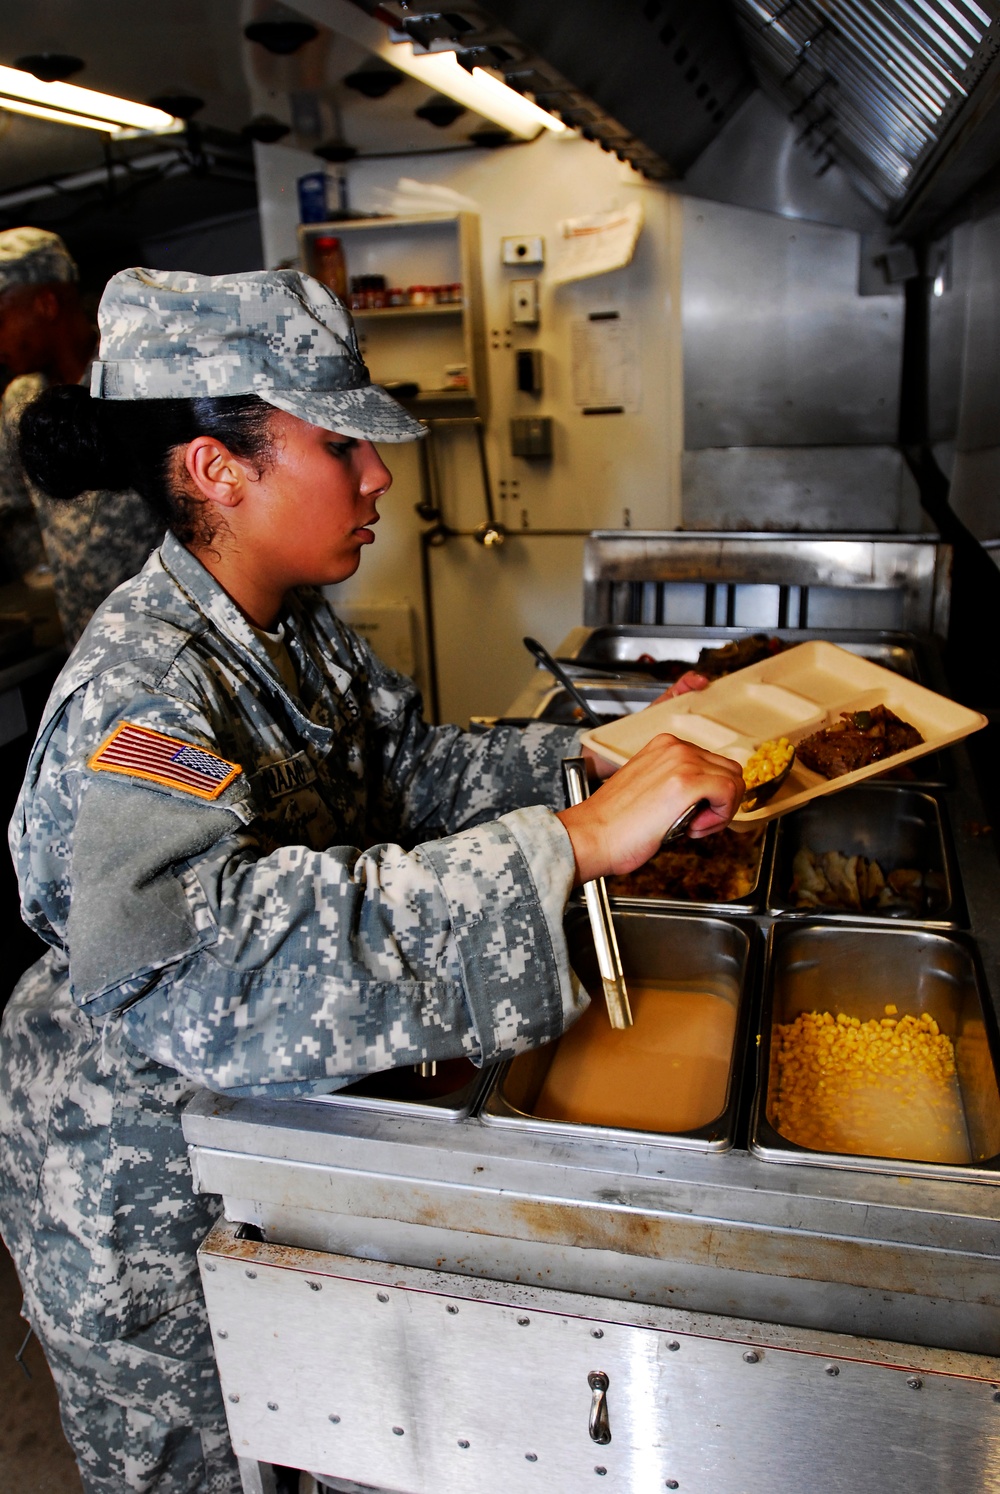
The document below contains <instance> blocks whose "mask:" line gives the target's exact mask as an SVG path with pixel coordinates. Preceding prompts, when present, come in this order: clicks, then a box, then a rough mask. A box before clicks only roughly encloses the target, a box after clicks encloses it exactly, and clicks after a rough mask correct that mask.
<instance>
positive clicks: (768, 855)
mask: <svg viewBox="0 0 1000 1494" xmlns="http://www.w3.org/2000/svg"><path fill="white" fill-rule="evenodd" d="M730 833H731V834H733V835H736V834H737V833H738V832H737V831H732V832H730ZM751 839H752V840H754V841H755V844H754V847H753V852H752V856H751V858H750V876H751V878H752V880H751V884H750V888H749V890H748V891H747V892H746V893H745V894H744V895H743V896H742V897H722V896H718V897H715V896H713V895H712V893H711V886H710V883H711V875H710V872H707V874H706V876H705V878H704V880H703V879H702V878H701V877H700V876H699V875H698V874H697V873H695V874H693V875H692V876H691V879H690V880H691V885H692V891H691V895H690V896H686V895H683V894H682V893H680V892H676V893H670V894H668V893H666V892H662V893H650V894H645V893H644V894H638V893H634V894H633V893H627V892H625V891H623V890H622V887H621V884H620V883H618V882H616V880H615V879H614V878H609V879H608V884H607V885H608V895H609V897H610V898H611V902H612V906H613V907H615V908H621V909H626V908H630V909H633V910H635V911H636V912H643V911H656V910H660V911H667V910H671V911H676V912H683V913H695V912H705V913H742V914H750V913H758V912H761V911H762V910H763V908H764V906H765V903H766V898H767V886H768V873H769V871H770V867H771V861H772V857H773V854H774V827H773V826H772V825H765V826H759V827H758V831H757V835H756V837H752V838H751ZM718 844H719V842H718V841H717V839H716V837H715V836H709V837H707V839H705V840H699V841H691V842H687V841H683V840H682V841H678V842H675V843H674V844H672V845H671V846H669V847H667V850H668V851H672V852H674V853H675V854H676V855H677V856H678V857H680V856H684V855H685V852H687V853H688V854H689V856H690V859H691V861H692V863H693V864H694V865H695V866H698V865H699V863H700V862H701V858H702V857H710V853H711V851H712V849H713V847H714V846H718ZM699 884H700V885H699Z"/></svg>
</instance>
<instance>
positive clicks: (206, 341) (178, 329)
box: [91, 269, 425, 441]
mask: <svg viewBox="0 0 1000 1494" xmlns="http://www.w3.org/2000/svg"><path fill="white" fill-rule="evenodd" d="M97 319H98V322H99V323H100V327H101V347H100V354H99V357H98V359H97V360H96V361H95V363H94V366H93V374H92V379H91V394H92V395H94V396H95V397H96V398H98V399H132V400H134V399H201V398H210V399H220V398H225V397H226V396H227V395H233V394H256V395H258V396H259V397H260V398H261V399H262V400H264V401H265V402H266V403H267V404H269V405H274V406H275V407H276V409H279V410H285V411H287V412H288V414H290V415H297V416H298V417H299V419H300V420H306V421H308V422H309V424H310V425H318V426H322V427H323V428H324V429H326V430H331V431H338V432H339V433H340V434H342V435H345V436H355V437H358V438H360V439H361V440H364V441H412V440H413V439H414V437H416V436H422V435H424V433H425V430H424V427H423V426H422V425H421V424H420V422H419V421H417V420H414V419H413V418H412V416H410V415H408V414H407V413H406V411H405V410H404V409H403V407H402V405H400V404H398V403H397V402H396V400H394V399H393V398H392V396H391V395H390V394H388V393H387V392H386V391H385V390H384V389H382V388H380V386H379V385H377V384H373V383H372V382H371V376H370V374H369V372H368V369H367V368H366V367H365V364H364V360H363V359H362V357H361V353H360V350H359V348H358V340H357V336H356V335H355V331H354V323H353V322H352V321H351V316H350V313H349V312H348V310H347V308H346V307H345V306H344V304H343V302H342V301H340V300H338V298H337V297H336V296H335V295H334V294H333V292H332V291H331V290H329V289H328V288H327V287H326V286H325V285H323V284H321V282H320V281H318V280H314V279H313V278H312V277H311V276H310V275H303V274H301V273H300V271H298V270H253V271H248V272H247V273H245V274H239V275H192V274H188V273H186V272H184V271H180V270H142V269H132V270H122V271H120V273H119V274H117V275H115V276H114V277H113V279H111V280H110V281H109V282H108V285H107V288H106V289H105V292H104V295H103V297H102V298H101V305H100V308H99V310H98V314H97Z"/></svg>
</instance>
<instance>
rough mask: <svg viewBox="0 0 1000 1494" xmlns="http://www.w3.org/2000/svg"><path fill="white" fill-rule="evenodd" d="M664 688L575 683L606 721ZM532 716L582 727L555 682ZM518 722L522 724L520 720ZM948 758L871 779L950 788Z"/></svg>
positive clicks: (638, 707)
mask: <svg viewBox="0 0 1000 1494" xmlns="http://www.w3.org/2000/svg"><path fill="white" fill-rule="evenodd" d="M665 688H666V686H660V685H654V686H642V687H640V686H638V685H635V684H632V683H629V682H626V681H622V682H619V681H615V680H608V681H606V682H602V683H601V684H597V683H590V682H587V681H583V682H581V683H580V684H578V685H577V689H578V690H579V692H580V694H581V695H582V696H583V698H584V700H585V701H586V702H587V704H588V705H589V706H590V707H591V709H592V710H594V711H596V712H597V714H598V715H599V716H605V717H606V718H607V720H608V721H617V720H618V718H619V717H620V716H626V715H633V714H634V713H635V712H636V711H642V710H645V708H646V706H648V705H652V703H653V701H654V700H656V698H657V696H659V695H662V693H663V690H664V689H665ZM500 719H503V718H500ZM531 719H532V720H536V721H551V722H553V723H554V724H557V725H559V726H582V725H583V712H582V711H581V710H580V707H579V706H578V705H577V703H576V701H575V700H574V699H573V698H572V696H571V695H569V694H568V693H567V692H566V691H565V690H564V689H563V688H562V687H561V686H558V685H557V686H556V687H555V688H553V689H552V690H551V691H550V692H549V694H548V695H547V696H546V697H545V699H544V700H543V702H542V705H541V708H540V709H539V710H537V711H536V712H535V714H534V716H533V717H532V718H531ZM520 724H521V725H524V724H525V723H524V722H523V721H522V722H521V723H520ZM947 759H948V753H947V751H945V752H928V753H927V754H926V755H925V756H924V757H920V758H917V760H916V761H915V762H908V763H904V764H903V765H902V766H901V767H891V768H890V769H889V770H888V772H886V773H883V774H880V775H876V777H875V778H874V779H873V780H872V782H873V783H879V782H882V781H884V782H886V783H893V784H895V783H900V784H903V785H904V786H905V787H908V788H934V789H936V788H949V787H950V786H951V784H952V782H953V774H952V772H951V769H950V765H949V763H948V760H947Z"/></svg>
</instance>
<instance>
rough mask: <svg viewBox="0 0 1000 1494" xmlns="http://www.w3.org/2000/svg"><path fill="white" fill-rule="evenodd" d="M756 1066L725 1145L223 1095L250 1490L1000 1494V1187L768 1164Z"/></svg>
mask: <svg viewBox="0 0 1000 1494" xmlns="http://www.w3.org/2000/svg"><path fill="white" fill-rule="evenodd" d="M569 642H571V640H567V643H569ZM567 651H568V650H567V648H566V647H565V646H564V649H563V652H567ZM922 657H923V656H922ZM926 657H927V663H926V665H925V667H926V668H927V670H928V672H929V673H928V677H926V678H925V683H928V684H930V685H931V686H932V687H940V685H941V680H940V677H939V674H938V672H937V665H936V663H935V662H934V658H933V655H932V654H931V655H928V656H926ZM536 687H537V688H536ZM532 689H533V690H535V695H534V698H533V699H531V700H530V701H529V697H528V693H526V694H525V695H524V696H522V697H521V699H520V701H519V702H517V703H515V706H514V707H513V713H514V714H522V713H523V714H531V715H535V714H538V711H539V708H540V703H541V702H543V701H544V699H545V698H546V692H549V694H551V680H550V679H549V678H548V677H544V676H542V675H541V674H539V677H538V679H537V680H536V681H535V682H534V683H533V687H532ZM529 704H530V706H531V709H530V710H528V709H525V707H527V706H528V705H529ZM951 777H952V783H951V786H950V787H948V788H947V789H944V790H942V791H940V797H941V798H942V799H943V801H944V802H945V803H946V805H947V809H948V814H949V818H950V821H951V826H952V832H953V837H954V847H955V854H956V862H957V865H958V868H959V873H960V878H961V883H962V886H963V887H964V893H965V899H966V903H967V907H968V912H969V921H970V926H971V930H972V933H973V936H974V938H975V941H976V943H977V945H978V948H979V951H980V955H981V958H982V964H983V968H984V970H985V973H986V979H987V983H988V986H989V991H990V999H991V1000H992V1001H993V1002H994V1003H995V1002H996V998H997V995H998V993H1000V898H998V896H997V892H998V889H1000V868H998V865H997V860H996V856H995V853H994V849H993V841H992V837H991V835H990V834H989V833H988V830H987V827H986V826H985V824H984V820H985V816H984V813H983V810H982V806H981V803H980V800H979V796H978V793H977V790H976V787H975V783H974V780H973V777H972V773H971V769H970V767H969V763H968V759H967V756H966V754H965V753H964V751H963V750H961V749H958V750H954V751H953V752H952V754H951ZM767 922H768V919H767V917H763V918H759V919H758V927H759V928H760V929H761V930H763V927H764V926H765V925H766V923H767ZM762 939H763V933H761V940H762ZM751 1031H753V1029H751ZM750 1057H751V1060H752V1057H753V1055H752V1053H751V1055H750ZM750 1067H752V1063H751V1065H748V1068H750ZM749 1087H750V1086H749V1084H747V1085H745V1092H744V1095H743V1100H742V1104H741V1110H742V1113H743V1116H744V1120H743V1123H742V1129H741V1130H739V1131H738V1133H737V1145H736V1146H735V1147H734V1148H733V1149H732V1150H730V1151H728V1152H723V1153H715V1154H713V1153H706V1152H698V1151H684V1150H674V1149H671V1148H669V1147H665V1146H662V1145H653V1144H648V1143H646V1142H644V1141H643V1140H642V1139H638V1140H636V1139H632V1138H628V1137H625V1138H623V1139H620V1140H618V1139H603V1140H601V1139H595V1138H593V1137H588V1138H581V1137H567V1136H560V1135H546V1134H543V1133H539V1132H532V1131H530V1130H528V1131H518V1130H507V1129H504V1128H503V1127H497V1126H490V1125H487V1124H485V1123H484V1122H483V1121H482V1120H481V1119H480V1118H479V1117H478V1115H477V1114H476V1113H473V1114H472V1115H471V1116H469V1117H468V1118H466V1119H461V1120H451V1121H449V1120H443V1119H441V1118H439V1117H435V1116H433V1115H428V1116H426V1117H420V1116H414V1115H412V1114H408V1115H391V1114H387V1113H381V1112H379V1111H377V1110H371V1109H367V1108H360V1107H359V1108H356V1109H354V1110H351V1109H349V1108H347V1107H343V1106H332V1105H324V1104H320V1103H317V1102H310V1101H282V1102H269V1101H267V1100H264V1099H223V1098H220V1097H218V1096H214V1095H209V1094H204V1093H203V1094H200V1095H199V1096H197V1097H196V1098H195V1100H194V1101H193V1102H192V1104H191V1106H190V1107H189V1109H188V1111H187V1113H186V1116H185V1122H184V1125H185V1134H186V1136H187V1139H188V1142H189V1146H190V1151H191V1159H192V1166H193V1169H194V1177H195V1182H196V1186H197V1187H198V1188H199V1189H201V1190H203V1191H207V1192H213V1193H218V1194H221V1195H222V1197H223V1200H224V1208H225V1218H226V1220H227V1221H230V1223H227V1224H221V1225H220V1226H219V1227H218V1229H217V1230H216V1231H215V1232H214V1233H213V1235H212V1236H211V1237H210V1238H209V1240H208V1241H207V1242H206V1244H205V1246H204V1248H203V1251H202V1265H203V1279H204V1283H205V1288H206V1296H207V1300H208V1304H209V1313H210V1317H211V1320H212V1325H213V1331H214V1333H215V1341H216V1351H217V1357H218V1361H219V1367H220V1373H221V1376H222V1382H223V1388H224V1391H225V1393H226V1395H227V1398H228V1409H229V1413H230V1419H231V1429H232V1432H233V1437H234V1445H235V1446H236V1448H237V1451H238V1453H239V1454H240V1456H241V1458H243V1459H244V1462H243V1463H242V1464H241V1467H242V1468H243V1473H244V1482H245V1486H246V1488H247V1489H248V1490H251V1489H267V1487H268V1484H267V1477H268V1475H267V1469H266V1466H265V1465H266V1464H267V1463H268V1462H283V1463H289V1464H292V1465H294V1466H300V1467H305V1468H309V1469H312V1470H315V1471H318V1472H320V1473H323V1472H324V1470H325V1473H326V1475H327V1481H328V1482H329V1484H330V1487H332V1488H335V1489H341V1490H354V1489H359V1488H369V1489H371V1488H378V1489H383V1490H397V1491H402V1494H492V1491H493V1490H496V1491H497V1494H499V1491H500V1490H501V1489H502V1490H505V1491H506V1490H511V1491H514V1494H520V1491H521V1490H529V1489H530V1490H543V1491H545V1494H551V1491H560V1494H561V1491H564V1490H565V1491H567V1494H568V1491H574V1494H575V1491H578V1490H579V1489H581V1488H586V1487H588V1486H590V1484H591V1482H592V1481H593V1480H594V1479H595V1478H597V1479H601V1480H604V1483H603V1484H602V1485H601V1487H606V1488H609V1489H615V1490H618V1491H621V1494H646V1491H647V1490H654V1489H663V1488H680V1489H682V1490H688V1491H697V1494H737V1491H745V1490H748V1489H749V1488H751V1487H752V1486H754V1485H760V1486H763V1487H766V1488H768V1489H769V1490H771V1491H775V1494H800V1491H801V1490H802V1489H804V1488H806V1487H808V1488H810V1489H812V1490H816V1491H821V1494H824V1491H827V1490H830V1491H833V1490H846V1489H848V1488H850V1489H852V1490H857V1489H862V1490H878V1491H880V1494H882V1491H887V1494H895V1491H899V1494H902V1491H903V1490H906V1491H910V1490H912V1489H914V1488H919V1489H921V1490H942V1491H945V1490H947V1491H949V1494H954V1491H958V1490H961V1491H962V1494H979V1491H1000V1269H998V1263H997V1246H998V1237H1000V1226H998V1220H997V1214H998V1209H997V1203H998V1199H1000V1192H998V1190H997V1187H996V1186H995V1185H994V1184H992V1183H990V1182H971V1181H938V1180H933V1179H926V1178H913V1177H909V1176H902V1175H894V1174H892V1173H889V1174H881V1175H880V1174H878V1173H874V1172H871V1173H869V1172H865V1171H856V1170H845V1169H842V1168H839V1167H837V1166H834V1165H831V1166H810V1167H801V1166H792V1165H787V1164H786V1163H783V1162H780V1161H777V1162H774V1161H765V1160H761V1159H759V1158H757V1157H755V1156H753V1155H751V1154H750V1153H749V1151H748V1150H747V1149H746V1144H745V1143H746V1121H745V1116H746V1112H747V1110H748V1108H749V1101H750V1094H749ZM998 1181H1000V1175H998ZM239 1226H249V1227H250V1228H249V1229H246V1228H240V1227H239ZM606 1434H609V1435H606Z"/></svg>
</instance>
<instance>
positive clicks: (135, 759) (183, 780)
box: [87, 721, 242, 799]
mask: <svg viewBox="0 0 1000 1494" xmlns="http://www.w3.org/2000/svg"><path fill="white" fill-rule="evenodd" d="M87 766H88V767H90V768H93V769H94V770H95V772H106V773H124V774H125V775H126V776H127V777H129V778H148V779H149V780H150V781H151V782H152V783H162V784H165V785H166V787H167V788H177V789H183V790H184V791H185V792H186V793H188V794H197V796H198V798H199V799H217V798H218V797H219V795H220V794H221V793H222V791H223V789H224V788H226V787H227V786H228V785H229V784H230V783H232V781H233V779H234V778H235V777H236V776H237V774H238V773H241V772H242V769H241V767H240V765H239V763H229V762H227V761H226V759H225V758H224V757H217V756H216V754H215V753H214V752H206V750H205V748H204V747H195V746H193V744H192V743H191V742H182V741H181V740H180V738H179V737H168V736H164V734H163V733H162V732H159V731H150V729H149V727H148V726H133V725H132V723H131V722H130V721H123V722H121V724H120V725H119V726H116V727H115V729H114V731H113V732H112V733H111V735H110V737H108V739H107V741H106V742H104V743H103V744H102V745H101V746H100V747H99V748H98V749H97V751H96V752H95V753H94V755H93V757H92V758H91V759H90V762H89V763H88V765H87Z"/></svg>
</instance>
